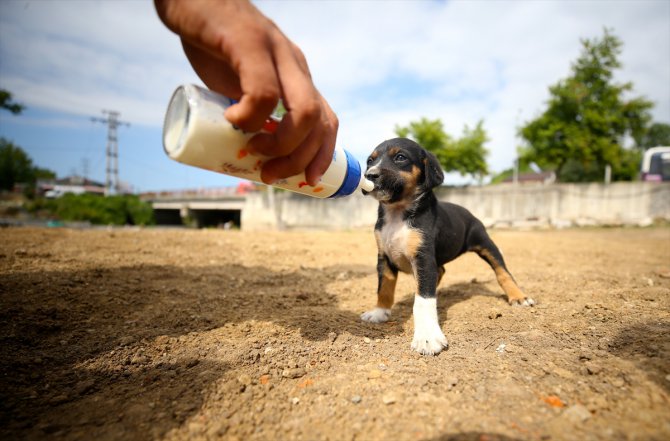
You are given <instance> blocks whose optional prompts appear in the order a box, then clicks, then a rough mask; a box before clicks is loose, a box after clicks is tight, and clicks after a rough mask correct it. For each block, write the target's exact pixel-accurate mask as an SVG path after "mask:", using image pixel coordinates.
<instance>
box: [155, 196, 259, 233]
mask: <svg viewBox="0 0 670 441" xmlns="http://www.w3.org/2000/svg"><path fill="white" fill-rule="evenodd" d="M246 197H247V196H246V191H245V190H243V189H242V190H241V189H240V188H239V187H238V188H214V189H202V190H183V191H171V192H160V193H145V194H143V195H142V200H144V201H146V202H149V203H151V206H152V207H153V209H154V218H155V219H156V223H157V224H158V225H192V226H196V227H198V228H202V227H218V226H224V227H233V226H235V227H240V226H241V220H242V210H243V208H244V204H245V202H246Z"/></svg>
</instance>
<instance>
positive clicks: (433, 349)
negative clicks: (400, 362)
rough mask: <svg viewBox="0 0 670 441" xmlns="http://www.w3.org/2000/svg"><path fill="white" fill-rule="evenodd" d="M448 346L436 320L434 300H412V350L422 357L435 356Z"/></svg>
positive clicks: (417, 298) (420, 298)
mask: <svg viewBox="0 0 670 441" xmlns="http://www.w3.org/2000/svg"><path fill="white" fill-rule="evenodd" d="M448 346H449V343H448V342H447V338H446V337H445V336H444V334H443V333H442V329H440V323H439V322H438V320H437V301H436V299H424V298H422V297H419V296H416V297H415V298H414V339H412V349H414V350H415V351H417V352H418V353H419V354H422V355H436V354H439V353H440V352H441V351H442V349H444V348H446V347H448Z"/></svg>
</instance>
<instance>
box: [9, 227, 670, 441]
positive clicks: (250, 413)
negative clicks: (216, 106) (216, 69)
mask: <svg viewBox="0 0 670 441" xmlns="http://www.w3.org/2000/svg"><path fill="white" fill-rule="evenodd" d="M492 236H493V239H494V240H495V241H496V242H497V243H498V245H499V246H500V248H501V249H502V250H503V252H504V254H505V257H506V259H507V263H508V266H509V268H510V270H511V271H512V273H513V274H514V275H515V277H516V279H517V281H518V282H519V284H520V286H521V287H522V289H524V290H525V291H526V292H527V293H528V294H529V295H530V296H531V297H533V298H534V299H535V300H536V301H537V305H536V306H535V307H533V308H524V307H510V306H508V305H507V304H506V302H505V301H504V299H503V297H502V290H501V289H500V287H499V286H498V285H497V284H496V282H495V277H494V274H493V272H492V271H491V270H490V269H489V268H488V267H487V266H486V264H485V263H484V262H483V261H481V260H479V258H478V257H476V256H475V255H466V256H463V257H461V258H459V259H458V260H456V261H454V262H452V263H450V264H448V265H447V274H446V275H445V277H444V279H443V280H442V283H441V285H440V289H439V302H438V306H439V313H440V321H441V323H442V329H443V330H444V333H445V335H446V336H447V338H448V339H449V343H450V347H449V349H448V350H446V351H444V352H442V353H441V354H439V355H438V356H434V357H433V356H421V355H419V354H417V353H414V352H412V351H411V349H410V343H411V340H412V332H413V319H412V316H411V312H412V301H413V292H414V283H413V280H412V278H411V277H409V276H404V275H403V276H401V277H400V280H399V283H398V288H397V293H396V299H397V301H398V303H397V304H396V305H395V306H394V308H393V318H392V321H391V322H389V323H386V324H381V325H374V324H369V323H363V322H361V321H360V319H359V315H360V314H361V313H362V312H364V311H365V310H367V309H370V308H372V307H373V306H374V304H375V289H376V284H377V281H376V275H375V263H376V250H375V245H374V238H373V235H372V232H358V231H356V232H338V233H332V232H288V233H276V232H275V233H245V232H239V231H220V230H201V231H196V230H169V229H164V230H161V229H146V230H139V229H137V230H132V229H131V230H128V229H115V230H105V229H101V230H68V229H29V228H5V229H2V230H0V244H2V245H1V247H0V314H1V317H0V338H1V344H0V360H1V362H0V439H3V440H14V439H22V440H23V439H25V440H34V439H50V440H51V439H53V440H61V439H66V440H98V441H102V440H150V439H162V440H180V439H194V440H198V439H226V440H240V441H242V440H391V439H394V440H481V441H491V440H627V439H630V440H668V439H670V402H669V396H670V334H669V332H670V229H668V228H652V229H609V230H604V229H592V230H564V231H541V232H540V231H536V232H519V231H494V232H492Z"/></svg>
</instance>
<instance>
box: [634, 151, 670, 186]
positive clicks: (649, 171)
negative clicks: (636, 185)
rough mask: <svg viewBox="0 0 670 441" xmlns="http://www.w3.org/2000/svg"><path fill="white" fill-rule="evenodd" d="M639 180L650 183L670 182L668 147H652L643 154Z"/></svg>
mask: <svg viewBox="0 0 670 441" xmlns="http://www.w3.org/2000/svg"><path fill="white" fill-rule="evenodd" d="M640 179H641V180H643V181H650V182H661V181H670V147H652V148H650V149H648V150H647V151H646V152H644V156H643V157H642V166H641V167H640Z"/></svg>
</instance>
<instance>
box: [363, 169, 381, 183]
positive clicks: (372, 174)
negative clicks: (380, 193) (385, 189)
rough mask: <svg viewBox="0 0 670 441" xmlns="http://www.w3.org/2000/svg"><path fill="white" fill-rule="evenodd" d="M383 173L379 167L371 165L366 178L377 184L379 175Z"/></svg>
mask: <svg viewBox="0 0 670 441" xmlns="http://www.w3.org/2000/svg"><path fill="white" fill-rule="evenodd" d="M380 175H381V173H380V169H379V167H377V166H375V167H370V168H369V169H368V170H367V171H366V172H365V179H367V180H368V181H372V183H373V184H375V186H377V180H378V179H379V176H380Z"/></svg>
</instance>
